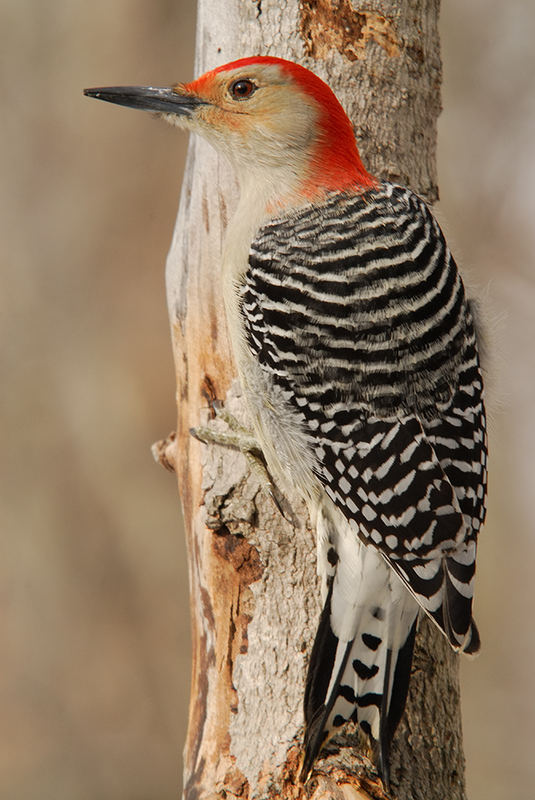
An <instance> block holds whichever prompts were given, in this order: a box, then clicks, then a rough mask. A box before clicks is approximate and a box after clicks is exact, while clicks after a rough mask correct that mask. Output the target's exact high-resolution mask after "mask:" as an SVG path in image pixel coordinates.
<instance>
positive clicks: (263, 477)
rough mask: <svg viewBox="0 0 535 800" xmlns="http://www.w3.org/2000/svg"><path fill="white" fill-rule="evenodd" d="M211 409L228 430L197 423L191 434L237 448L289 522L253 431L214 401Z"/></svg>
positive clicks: (208, 442)
mask: <svg viewBox="0 0 535 800" xmlns="http://www.w3.org/2000/svg"><path fill="white" fill-rule="evenodd" d="M213 409H214V411H215V415H216V419H220V420H222V421H223V422H224V423H225V424H226V426H227V428H228V430H226V431H225V430H219V429H217V428H214V427H211V426H210V425H199V426H198V427H196V428H190V433H191V435H192V436H193V437H194V438H195V439H198V441H199V442H203V443H204V444H218V445H221V446H222V447H231V448H233V449H234V450H239V451H240V453H243V455H244V456H245V459H246V461H247V464H248V465H249V469H250V470H251V473H252V474H253V475H254V476H255V477H256V479H257V480H258V482H259V484H260V487H261V488H262V489H265V490H266V492H267V493H268V494H269V496H270V497H271V499H272V501H273V503H274V504H275V506H276V508H277V511H278V512H279V513H280V514H281V515H282V516H283V517H284V518H285V519H287V520H288V521H289V522H291V521H292V520H291V519H290V518H289V517H288V515H287V514H286V513H285V511H284V509H283V507H282V501H281V500H279V497H278V495H279V492H278V490H277V487H276V486H275V483H274V481H273V479H272V477H271V475H270V474H269V471H268V468H267V465H266V461H265V459H264V455H263V453H262V448H261V447H260V444H259V443H258V440H257V439H256V438H255V436H254V435H253V433H252V432H251V431H250V430H248V429H247V428H245V427H244V426H243V425H242V424H241V423H240V422H238V420H237V419H236V417H235V416H234V415H233V414H231V413H230V411H227V409H225V408H223V406H221V405H216V404H215V403H214V405H213Z"/></svg>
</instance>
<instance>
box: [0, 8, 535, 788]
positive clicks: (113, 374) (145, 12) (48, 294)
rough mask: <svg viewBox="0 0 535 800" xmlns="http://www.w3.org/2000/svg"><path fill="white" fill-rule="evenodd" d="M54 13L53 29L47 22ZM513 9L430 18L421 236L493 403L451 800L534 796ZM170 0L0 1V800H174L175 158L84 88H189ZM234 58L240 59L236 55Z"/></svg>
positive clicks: (526, 103) (529, 244)
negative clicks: (440, 66) (430, 109)
mask: <svg viewBox="0 0 535 800" xmlns="http://www.w3.org/2000/svg"><path fill="white" fill-rule="evenodd" d="M52 6H53V8H52ZM534 31H535V5H533V3H531V2H530V0H524V1H522V0H511V2H509V3H507V4H504V3H499V2H498V0H471V2H470V3H469V4H468V3H466V2H464V0H449V2H446V3H444V10H443V17H442V35H443V58H444V77H445V81H444V93H443V102H444V108H445V110H444V113H443V115H442V117H441V121H440V140H439V169H440V186H441V196H442V201H441V204H440V215H441V220H442V222H443V223H444V225H445V228H446V230H447V233H448V237H449V240H450V244H451V246H452V249H453V250H454V252H455V253H456V254H457V256H458V259H459V260H460V261H461V262H462V263H463V264H464V265H465V266H466V267H468V268H469V269H470V272H471V274H472V276H473V277H474V279H475V280H477V281H478V282H479V283H480V284H481V285H483V286H484V287H485V290H484V293H485V295H490V298H491V301H492V305H493V307H494V312H493V319H494V323H493V328H495V329H496V336H495V338H496V339H497V342H498V345H499V346H498V349H499V351H500V353H501V356H500V358H499V359H498V360H497V372H498V374H499V380H498V381H497V384H498V389H497V390H496V391H495V393H494V394H495V395H496V396H497V397H498V398H499V403H496V402H493V403H492V406H493V408H495V409H496V408H497V411H496V410H495V412H494V414H493V424H492V431H491V446H492V461H491V487H490V490H491V501H490V521H489V524H488V526H487V528H486V532H485V534H484V537H483V539H482V544H481V549H480V561H479V575H478V592H477V604H476V611H477V616H478V620H479V622H480V627H481V632H482V637H483V643H484V649H483V654H482V655H481V657H480V658H479V659H477V660H476V661H474V662H470V663H469V662H465V663H463V713H464V722H465V743H466V754H467V759H468V765H469V772H468V775H469V791H470V797H471V800H483V799H484V800H502V798H506V797H507V798H509V797H517V796H527V794H529V787H530V786H532V785H533V781H534V780H535V759H533V730H535V708H534V689H535V669H534V666H533V665H534V656H535V632H534V624H533V609H534V607H535V602H534V601H535V581H534V578H533V564H534V563H535V537H534V536H533V534H534V533H535V530H534V527H535V526H534V524H533V513H532V505H533V502H532V499H533V491H534V488H535V487H534V485H533V483H534V482H533V479H532V473H531V463H530V462H531V454H532V452H533V450H534V449H535V426H534V424H533V408H534V405H535V378H534V367H533V364H534V363H535V358H534V355H533V350H534V346H535V324H534V317H535V311H534V308H535V270H534V256H533V253H534V250H535V228H534V225H533V215H534V206H535V204H534V200H533V185H534V178H535V91H534V89H533V85H534V76H535V50H534V48H533V44H532V43H533V34H534ZM193 40H194V9H193V4H192V3H191V2H180V1H177V0H153V2H151V3H146V2H142V1H141V0H116V2H114V3H108V2H104V0H93V2H92V3H91V4H89V3H81V2H72V0H56V2H55V3H54V4H45V3H35V2H34V3H32V2H29V0H26V1H25V0H2V2H1V3H0V43H1V47H0V59H1V63H2V69H1V72H0V85H1V124H0V139H1V147H0V158H1V160H2V176H3V180H2V190H3V191H2V193H1V195H0V226H1V228H0V242H1V245H0V247H1V250H0V252H1V266H2V269H1V273H0V282H1V286H0V336H1V340H0V341H1V354H0V357H1V375H2V392H1V404H2V438H1V442H2V456H3V457H2V474H1V476H0V477H1V483H0V487H1V488H0V491H1V492H2V495H3V498H2V506H1V539H0V548H1V550H0V552H1V558H0V598H1V607H0V797H1V798H4V797H5V798H6V799H9V800H38V799H39V800H49V798H50V800H52V799H54V800H85V798H87V800H89V799H90V798H91V800H97V799H98V800H121V799H122V798H124V800H127V799H128V800H138V799H139V800H143V799H144V798H158V799H159V800H166V798H173V797H176V796H177V786H178V783H179V780H180V770H181V765H180V763H179V762H180V759H179V752H180V750H181V748H182V742H183V738H184V730H185V715H186V708H187V697H188V681H189V654H188V649H189V633H188V600H187V572H186V567H185V553H184V547H183V539H182V534H181V528H180V519H179V507H178V500H177V496H176V490H175V485H174V480H173V478H172V476H170V475H168V474H166V473H164V472H163V471H162V470H161V469H160V468H158V467H157V466H156V465H154V464H153V463H152V460H151V457H150V453H149V445H150V444H151V443H152V442H153V441H154V440H155V439H158V438H160V437H161V436H163V435H165V434H166V433H167V432H168V431H169V430H171V429H172V428H173V426H174V384H173V365H172V357H171V349H170V343H169V337H168V327H167V314H166V305H165V293H164V263H165V256H166V252H167V249H168V246H169V244H170V240H171V234H172V229H173V224H174V217H175V214H176V208H177V203H178V192H179V186H180V180H181V170H182V165H183V159H184V154H185V147H186V139H185V137H184V136H183V135H181V134H179V133H177V132H176V131H173V130H172V129H170V128H167V127H166V126H165V125H163V124H162V123H159V122H157V121H154V120H153V119H152V118H151V117H150V116H149V115H145V114H136V113H134V112H132V111H129V110H124V109H117V108H112V107H111V106H107V105H105V104H98V103H95V102H94V101H92V100H88V99H86V98H83V97H82V94H81V89H82V87H84V86H98V85H106V84H121V83H140V84H153V85H166V84H168V83H170V82H172V81H174V80H179V79H180V80H188V79H190V78H192V77H193V72H192V63H193ZM244 55H246V54H245V53H244Z"/></svg>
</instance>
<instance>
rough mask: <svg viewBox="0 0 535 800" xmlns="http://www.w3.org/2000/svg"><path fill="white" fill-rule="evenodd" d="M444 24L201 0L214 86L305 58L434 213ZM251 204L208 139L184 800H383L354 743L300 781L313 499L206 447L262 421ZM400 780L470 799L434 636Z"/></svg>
mask: <svg viewBox="0 0 535 800" xmlns="http://www.w3.org/2000/svg"><path fill="white" fill-rule="evenodd" d="M438 11H439V0H404V1H403V2H402V1H401V0H372V2H366V3H364V2H354V3H352V2H351V0H301V2H298V1H297V0H287V2H285V3H280V2H277V1H276V0H226V2H225V3H221V2H210V0H200V2H199V16H198V31H197V58H196V73H197V74H200V73H201V72H204V71H205V70H206V69H209V68H211V67H214V66H216V65H218V64H222V63H225V62H227V61H231V60H233V59H236V58H239V57H242V56H246V55H252V54H262V55H276V56H281V57H285V58H290V59H293V60H298V61H301V62H302V63H304V64H305V66H308V67H310V68H311V69H312V70H314V71H315V72H316V73H318V74H319V75H320V76H321V77H322V78H324V79H325V80H326V81H327V82H328V83H329V84H330V85H331V86H332V88H333V89H334V91H335V92H336V94H337V95H338V97H339V98H340V100H341V102H342V104H343V105H344V106H345V108H346V110H347V111H348V113H349V116H350V117H351V119H352V120H353V122H354V124H355V130H356V133H357V139H358V142H359V146H360V149H361V153H362V156H363V161H364V163H365V164H366V165H367V167H368V168H369V170H370V171H371V172H372V173H374V174H376V175H378V176H381V177H385V178H389V179H390V180H394V181H396V182H399V183H402V184H405V185H409V186H410V187H411V188H413V189H414V190H416V191H417V192H419V193H420V194H422V195H424V196H425V197H426V198H427V199H428V200H430V201H433V200H434V199H436V197H437V187H436V171H435V149H436V120H437V116H438V114H439V111H440V79H441V63H440V53H439V39H438V32H437V21H438ZM236 196H237V185H236V182H235V179H234V178H233V176H232V174H231V172H230V168H229V167H228V166H227V165H226V164H225V163H222V162H220V161H219V159H218V157H217V155H216V154H215V152H214V151H213V150H211V149H210V147H209V146H208V145H206V144H205V143H204V142H202V141H200V140H198V139H197V138H195V137H194V138H192V141H191V143H190V150H189V155H188V162H187V167H186V174H185V179H184V186H183V190H182V197H181V202H180V209H179V214H178V219H177V225H176V231H175V236H174V239H173V244H172V247H171V251H170V254H169V259H168V264H167V289H168V301H169V313H170V318H171V325H172V336H173V348H174V355H175V363H176V374H177V399H178V425H177V434H176V440H174V441H173V442H172V443H171V446H170V447H169V448H168V449H167V457H168V459H169V460H171V461H173V462H174V465H175V468H176V472H177V476H178V483H179V489H180V494H181V498H182V502H183V506H184V516H185V521H186V535H187V544H188V557H189V569H190V588H191V623H192V636H193V678H192V690H191V704H190V717H189V730H188V737H187V743H186V749H185V789H184V797H185V799H186V800H194V799H195V800H207V798H241V799H242V800H244V799H245V798H275V797H282V798H296V799H297V798H305V797H312V798H315V800H320V798H321V800H324V799H325V800H327V798H345V799H346V800H347V798H382V797H385V796H386V795H385V794H383V789H382V785H381V782H380V781H379V779H378V778H377V775H376V773H375V772H374V770H373V767H372V766H371V764H370V762H369V761H368V760H367V759H366V757H365V755H364V754H363V753H362V752H361V751H359V749H358V748H357V746H356V739H355V736H354V731H353V732H352V731H349V730H346V731H345V732H343V733H342V735H339V736H337V737H336V738H335V739H333V740H332V741H331V743H330V745H329V746H328V747H327V748H326V751H325V753H324V754H323V756H322V757H321V758H320V759H318V762H317V765H316V766H317V768H316V770H315V772H314V774H313V777H312V778H311V779H310V781H309V782H308V784H307V786H306V788H305V789H304V788H303V787H302V786H300V785H299V783H298V781H297V774H298V769H299V760H300V757H301V742H302V733H303V712H302V704H303V693H304V684H305V672H306V664H307V659H308V654H309V651H310V646H311V643H312V640H313V636H314V633H315V629H316V625H317V620H318V615H319V611H320V608H319V591H318V585H317V584H318V582H317V578H316V569H315V557H316V556H315V540H314V532H313V531H312V530H311V527H310V524H309V522H308V520H307V516H306V512H305V508H304V505H303V503H302V502H301V501H300V500H299V499H298V498H297V497H288V498H287V501H288V505H287V511H286V514H285V515H284V516H282V515H281V513H280V512H279V510H278V508H277V507H276V505H275V504H274V502H273V500H272V498H271V497H270V495H269V493H267V492H266V491H265V490H264V489H263V488H262V486H261V485H260V484H259V481H258V478H257V477H255V476H253V475H251V474H250V473H249V471H248V468H247V463H246V460H245V458H244V456H243V455H242V454H241V453H239V452H237V451H234V450H231V449H229V448H222V447H220V446H209V447H207V446H205V445H201V444H200V443H199V442H197V441H196V440H195V439H193V438H192V437H191V435H190V433H189V431H190V428H191V427H193V426H198V425H199V424H200V423H207V422H208V421H209V420H210V419H212V417H213V411H212V408H213V406H212V404H213V401H214V400H222V401H224V403H225V405H226V406H227V407H228V408H229V409H230V410H231V411H232V412H233V413H234V414H235V415H236V416H237V417H238V418H239V419H242V420H245V411H244V406H243V401H242V398H241V396H240V390H239V386H238V385H237V382H236V381H235V380H234V378H235V368H234V364H233V360H232V354H231V350H230V345H229V340H228V336H227V331H226V327H225V317H224V310H223V306H222V299H221V288H220V284H219V264H220V252H221V242H222V239H223V235H224V231H225V226H226V223H227V220H228V217H229V215H230V214H231V213H232V209H233V206H234V204H235V201H236ZM210 424H213V425H215V426H216V427H217V426H219V425H223V423H222V422H221V421H220V420H216V421H213V422H211V423H210ZM391 773H392V796H393V797H397V798H399V800H409V798H410V799H411V800H417V799H418V798H422V799H423V798H425V800H444V798H447V799H448V800H461V798H464V797H465V794H464V761H463V754H462V741H461V725H460V708H459V687H458V663H457V660H456V658H455V657H454V655H453V653H452V652H451V651H450V648H449V646H448V645H447V643H446V642H445V640H444V638H443V637H442V636H441V635H440V634H439V633H438V632H436V630H435V629H434V627H433V626H431V625H430V624H428V623H427V622H423V623H422V624H421V626H420V632H419V636H418V643H417V648H416V654H415V659H414V667H413V675H412V679H411V689H410V696H409V700H408V704H407V711H406V714H405V716H404V719H403V721H402V723H401V725H400V728H399V730H398V733H397V735H396V737H395V740H394V746H393V752H392V758H391Z"/></svg>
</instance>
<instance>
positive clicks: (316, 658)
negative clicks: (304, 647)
mask: <svg viewBox="0 0 535 800" xmlns="http://www.w3.org/2000/svg"><path fill="white" fill-rule="evenodd" d="M346 536H351V541H350V542H349V543H348V544H350V547H349V546H348V548H347V551H346V552H345V553H340V549H341V550H346V548H345V547H344V542H343V541H341V542H340V541H339V542H338V543H337V548H336V549H337V552H338V555H339V556H340V558H339V562H338V563H337V565H336V572H335V575H334V577H332V578H331V582H330V587H329V591H328V594H327V598H326V601H325V605H324V608H323V612H322V615H321V618H320V624H319V628H318V632H317V634H316V639H315V642H314V646H313V649H312V653H311V658H310V665H309V670H308V676H307V686H306V692H305V723H306V729H305V755H304V762H303V768H302V777H303V779H304V778H306V776H307V775H308V773H309V772H310V770H311V768H312V765H313V762H314V759H315V758H316V756H317V755H318V753H319V750H320V748H321V747H322V745H323V744H324V742H325V740H326V739H327V738H328V736H329V735H330V734H332V733H334V732H336V730H337V729H338V728H340V726H341V725H342V724H343V723H344V722H346V721H347V720H350V719H351V720H352V721H354V722H355V723H357V724H358V725H359V727H360V729H361V730H362V731H363V732H364V733H365V734H367V736H368V737H369V738H370V740H371V744H372V750H373V752H374V758H375V761H376V765H377V767H378V769H379V771H380V773H381V775H382V778H383V781H384V782H385V783H386V784H388V758H389V749H390V744H391V741H392V737H393V735H394V732H395V730H396V727H397V725H398V723H399V720H400V719H401V715H402V713H403V709H404V707H405V702H406V698H407V690H408V684H409V676H410V668H411V663H412V654H413V647H414V636H415V632H416V620H417V616H418V604H417V602H416V600H415V599H414V598H413V597H412V596H411V595H410V594H409V592H407V590H406V588H405V587H404V585H403V583H402V582H401V580H400V579H399V578H398V577H397V576H396V575H395V574H394V573H393V571H392V570H391V569H390V568H389V566H388V565H387V564H386V562H385V560H384V559H383V557H382V556H381V555H380V554H379V553H378V552H377V551H376V550H375V549H374V548H372V547H366V546H365V545H363V544H361V543H360V542H358V540H357V541H356V537H355V536H354V535H353V534H350V532H349V529H348V531H347V534H346ZM346 536H344V538H346Z"/></svg>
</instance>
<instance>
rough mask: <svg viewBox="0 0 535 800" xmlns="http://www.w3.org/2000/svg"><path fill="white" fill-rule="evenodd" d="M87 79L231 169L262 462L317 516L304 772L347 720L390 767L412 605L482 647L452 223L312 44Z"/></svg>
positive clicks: (238, 304) (235, 252) (472, 424)
mask: <svg viewBox="0 0 535 800" xmlns="http://www.w3.org/2000/svg"><path fill="white" fill-rule="evenodd" d="M85 93H86V94H87V95H89V96H92V97H96V98H99V99H101V100H106V101H109V102H112V103H118V104H120V105H124V106H130V107H133V108H139V109H144V110H147V111H153V112H156V113H157V114H158V115H160V116H162V117H163V118H164V119H165V120H167V121H168V122H170V123H172V124H174V125H177V126H178V127H179V128H184V129H186V130H188V131H193V132H194V133H197V134H200V135H201V136H203V137H205V138H206V139H207V140H208V141H209V142H211V143H212V145H213V146H214V147H215V148H216V149H217V150H218V151H220V152H221V153H222V154H224V155H225V156H226V157H227V158H228V159H229V160H230V162H231V163H232V165H233V166H234V168H235V170H236V173H237V176H238V178H239V183H240V189H241V195H240V200H239V202H238V207H237V210H236V212H235V215H234V218H233V219H232V221H231V222H230V224H229V227H228V230H227V233H226V240H225V244H224V250H223V257H222V270H221V271H222V285H223V296H224V301H225V309H226V315H227V321H228V328H229V332H230V337H231V341H232V345H233V348H234V354H235V358H236V363H237V366H238V371H239V377H240V380H241V383H242V386H243V390H244V393H245V396H246V398H247V403H248V407H249V412H250V416H251V419H252V423H253V427H254V431H255V434H256V437H257V438H258V441H259V443H260V445H261V448H262V451H263V454H264V456H265V460H266V463H267V465H268V468H269V471H270V473H271V474H272V475H273V476H274V478H275V479H276V481H277V482H280V483H281V484H282V485H284V484H285V483H288V482H291V483H292V485H293V486H297V487H298V488H299V490H300V492H301V493H302V495H303V497H304V498H305V499H306V501H307V504H308V507H309V510H310V514H311V518H312V520H313V521H314V523H315V526H316V530H317V559H318V573H319V575H320V576H321V585H322V596H323V603H324V607H323V612H322V614H321V618H320V623H319V628H318V631H317V635H316V639H315V642H314V646H313V648H312V652H311V657H310V665H309V670H308V676H307V681H306V688H305V693H304V694H305V701H304V706H305V742H304V759H303V772H302V774H303V776H304V777H306V776H307V775H308V774H309V773H310V771H311V769H312V767H313V763H314V760H315V758H316V756H317V755H318V753H319V751H320V749H321V747H322V745H323V744H324V742H325V740H326V738H327V737H328V736H329V735H330V734H331V733H333V732H335V731H336V730H337V729H339V728H340V726H341V725H342V724H343V723H344V722H345V721H346V720H349V719H351V720H353V721H354V722H355V723H356V724H357V725H358V726H359V727H360V729H361V730H362V731H363V732H364V734H366V735H367V737H368V738H369V741H370V743H371V746H372V752H373V754H374V758H375V761H376V764H377V767H378V769H379V771H380V773H381V775H382V776H383V780H384V781H385V782H387V781H388V759H389V749H390V745H391V741H392V737H393V734H394V732H395V730H396V727H397V725H398V723H399V720H400V718H401V715H402V713H403V709H404V706H405V702H406V696H407V690H408V684H409V676H410V668H411V662H412V654H413V645H414V637H415V632H416V625H417V620H418V617H419V615H421V614H426V615H427V616H428V617H429V618H430V619H431V620H432V621H433V622H434V623H435V625H436V626H437V627H438V628H439V629H440V631H441V632H442V633H443V634H444V636H445V637H446V638H447V640H448V641H449V643H450V645H451V646H452V648H453V649H454V650H455V651H457V652H465V653H475V652H477V650H478V649H479V635H478V631H477V628H476V625H475V623H474V621H473V619H472V597H473V585H474V573H475V560H476V542H477V536H478V532H479V530H480V527H481V525H482V523H483V521H484V518H485V497H486V475H487V470H486V460H487V446H486V432H485V410H484V402H483V381H482V374H481V367H480V363H479V356H478V347H477V340H476V332H475V324H474V315H473V310H472V307H471V305H470V302H469V301H468V299H467V296H466V293H465V290H464V286H463V282H462V280H461V277H460V275H459V272H458V269H457V266H456V263H455V261H454V259H453V256H452V254H451V252H450V250H449V248H448V246H447V244H446V241H445V239H444V236H443V233H442V231H441V229H440V227H439V225H438V223H437V222H436V220H435V219H434V217H433V215H432V213H431V211H430V210H429V208H428V207H427V206H426V204H425V203H424V202H423V200H421V199H420V198H419V197H418V196H417V195H416V194H414V193H413V192H412V191H410V190H409V189H407V188H403V187H401V186H396V185H393V184H392V183H389V182H388V181H384V180H380V179H379V178H376V177H373V176H372V175H370V174H369V173H368V172H367V171H366V169H365V168H364V166H363V164H362V161H361V158H360V156H359V152H358V149H357V144H356V141H355V136H354V132H353V128H352V126H351V123H350V121H349V119H348V117H347V116H346V114H345V112H344V110H343V108H342V106H341V105H340V103H339V102H338V100H337V98H336V97H335V95H334V93H333V92H332V91H331V89H330V88H329V87H328V86H327V85H326V84H325V83H324V82H323V81H322V80H321V79H320V78H318V77H317V76H316V75H314V74H313V73H312V72H310V71H309V70H307V69H305V68H304V67H302V66H300V65H299V64H295V63H293V62H290V61H285V60H282V59H279V58H271V57H269V58H268V57H252V58H245V59H241V60H239V61H235V62H232V63H230V64H226V65H225V66H222V67H219V68H217V69H214V70H212V71H211V72H208V73H206V74H205V75H202V76H201V77H200V78H198V79H196V80H194V81H193V82H191V83H188V84H178V85H175V86H172V87H170V88H153V87H110V88H100V89H87V90H86V91H85Z"/></svg>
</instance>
